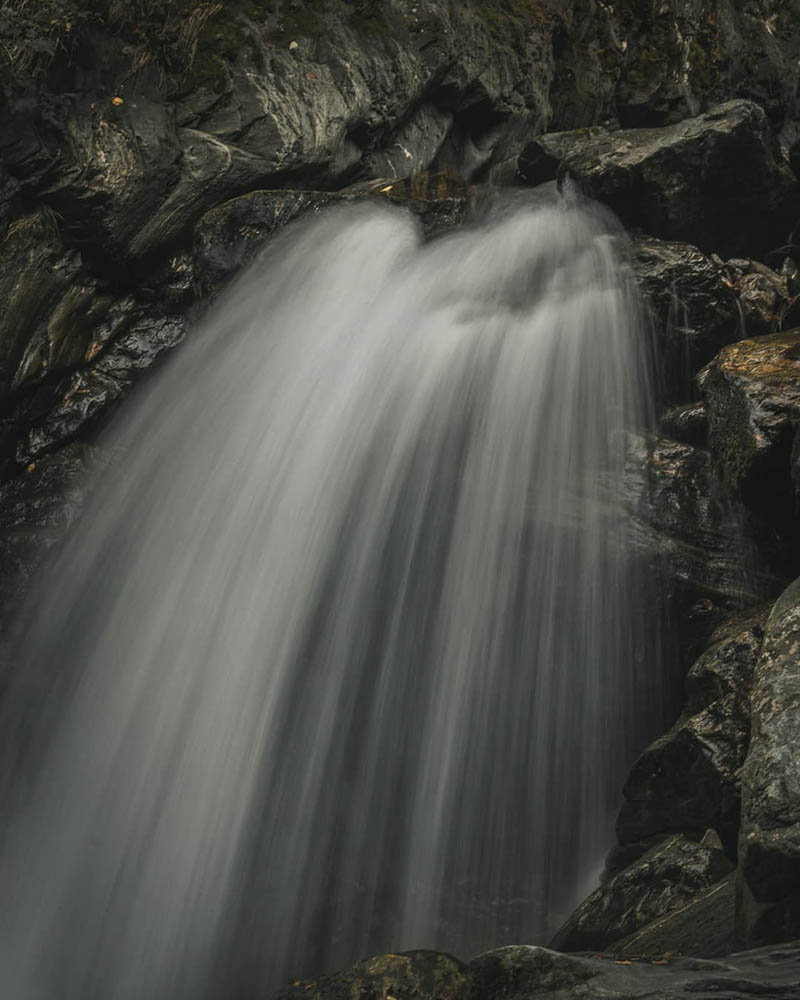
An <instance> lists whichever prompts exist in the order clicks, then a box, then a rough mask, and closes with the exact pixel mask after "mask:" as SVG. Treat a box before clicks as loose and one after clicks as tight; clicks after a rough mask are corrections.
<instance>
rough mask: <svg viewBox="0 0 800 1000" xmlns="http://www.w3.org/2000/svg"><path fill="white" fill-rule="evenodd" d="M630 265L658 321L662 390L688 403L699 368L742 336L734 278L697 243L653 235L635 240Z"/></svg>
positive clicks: (664, 396)
mask: <svg viewBox="0 0 800 1000" xmlns="http://www.w3.org/2000/svg"><path fill="white" fill-rule="evenodd" d="M630 263H631V268H632V269H633V272H634V274H635V275H636V278H637V281H638V283H639V287H640V288H641V289H642V292H643V293H644V296H645V299H646V301H647V304H648V306H649V308H650V313H651V317H652V321H653V326H654V334H655V341H656V350H657V353H658V358H657V364H656V366H655V367H656V372H657V378H658V380H659V383H660V385H659V386H658V389H659V394H660V396H661V398H662V399H666V400H668V401H672V402H684V401H685V400H687V399H690V398H691V396H692V394H693V387H692V379H693V377H694V374H695V372H697V370H698V369H699V368H701V367H702V366H703V365H704V364H706V363H707V362H709V361H711V359H712V358H713V357H714V356H715V355H716V354H717V353H718V352H719V350H720V348H722V347H724V346H725V345H726V344H730V343H731V341H733V340H738V339H739V336H740V318H739V308H738V302H737V296H736V291H735V288H734V285H733V282H731V281H730V279H729V278H728V277H727V276H726V275H725V274H724V272H723V271H722V270H721V268H720V267H719V266H718V265H717V264H716V263H714V261H712V260H711V259H710V258H709V257H708V256H706V254H704V253H702V252H701V251H700V250H698V249H697V247H695V246H692V245H691V244H688V243H676V242H670V241H667V240H658V239H655V238H653V237H652V236H639V237H637V238H636V239H634V240H633V242H632V244H631V248H630Z"/></svg>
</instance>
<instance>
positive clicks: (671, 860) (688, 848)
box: [550, 836, 733, 951]
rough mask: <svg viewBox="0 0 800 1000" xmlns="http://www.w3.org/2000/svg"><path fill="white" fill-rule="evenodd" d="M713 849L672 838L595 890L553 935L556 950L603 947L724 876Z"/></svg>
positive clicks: (722, 859) (728, 865)
mask: <svg viewBox="0 0 800 1000" xmlns="http://www.w3.org/2000/svg"><path fill="white" fill-rule="evenodd" d="M732 869H733V864H732V862H731V861H730V859H729V858H727V857H726V856H725V854H724V853H723V852H722V851H721V850H719V849H717V848H715V847H708V846H705V845H704V844H698V843H695V842H694V841H692V840H689V839H688V838H687V837H684V836H673V837H670V838H669V839H668V840H666V841H664V842H663V843H660V844H658V845H657V846H656V847H654V848H652V849H651V850H649V851H647V853H646V854H644V855H642V857H641V858H639V859H638V860H637V861H635V862H634V863H633V864H632V865H629V866H628V867H627V868H625V869H624V870H623V871H621V872H620V873H619V874H617V875H615V876H614V877H613V878H611V879H609V880H608V881H607V882H605V883H604V884H603V885H601V886H600V888H599V889H596V890H595V891H594V892H593V893H592V895H591V896H589V898H588V899H586V900H585V901H584V902H583V903H581V905H580V906H579V907H578V909H577V910H576V911H575V912H574V913H573V914H572V916H571V917H570V918H569V919H568V920H567V922H566V923H565V924H564V926H563V927H562V928H561V929H560V930H559V932H558V933H557V934H556V936H555V937H554V938H553V940H552V942H551V944H550V947H552V948H554V949H555V950H556V951H607V950H609V949H610V948H611V946H612V945H613V944H614V943H615V942H617V941H619V940H621V939H622V938H625V937H627V936H629V935H631V934H633V933H635V932H636V931H638V930H640V929H641V928H642V927H645V926H647V925H648V924H650V923H652V921H654V920H656V919H658V918H660V917H664V916H665V915H667V914H669V913H671V912H672V911H673V910H676V909H677V908H678V907H680V906H681V904H683V903H685V902H686V901H687V899H689V898H690V897H691V896H694V895H695V894H696V893H698V892H700V891H702V890H704V889H707V888H709V886H712V885H714V884H715V883H716V882H719V880H720V879H722V878H724V877H725V876H726V875H728V874H729V873H730V872H731V871H732Z"/></svg>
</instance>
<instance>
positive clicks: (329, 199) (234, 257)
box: [192, 172, 474, 295]
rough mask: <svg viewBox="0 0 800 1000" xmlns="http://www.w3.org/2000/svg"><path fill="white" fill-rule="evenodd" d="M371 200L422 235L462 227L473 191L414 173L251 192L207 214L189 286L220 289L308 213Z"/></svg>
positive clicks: (197, 234)
mask: <svg viewBox="0 0 800 1000" xmlns="http://www.w3.org/2000/svg"><path fill="white" fill-rule="evenodd" d="M365 198H375V199H378V200H381V201H386V202H389V203H390V204H394V205H400V206H403V207H405V208H407V209H408V210H410V211H411V212H413V213H414V214H415V215H416V216H417V217H418V218H419V219H420V221H421V224H422V227H423V232H424V233H425V234H426V235H431V234H432V233H434V232H436V231H438V230H440V229H442V228H446V227H449V226H454V225H457V224H458V223H460V222H463V221H464V220H465V219H466V217H467V215H468V213H469V210H470V207H471V205H472V201H473V198H474V190H473V189H472V188H471V187H470V185H468V184H466V183H465V182H464V181H462V180H460V179H459V178H458V177H457V176H456V175H454V174H449V173H445V172H440V173H428V174H418V175H417V176H416V177H414V178H410V179H408V180H402V181H377V182H374V183H367V184H359V185H355V186H353V187H351V188H345V189H344V190H343V191H336V192H333V191H253V192H252V193H251V194H246V195H242V196H240V197H239V198H234V199H232V200H231V201H228V202H225V203H224V204H222V205H220V206H218V207H217V208H215V209H212V210H211V211H210V212H207V213H206V214H205V215H204V216H203V217H202V218H201V219H200V220H199V222H198V223H197V225H196V226H195V230H194V241H193V252H192V261H193V273H194V281H195V287H196V289H197V290H198V291H199V292H200V294H202V295H214V294H216V293H218V292H219V291H221V290H222V288H224V287H225V285H226V284H227V283H228V282H229V281H230V279H231V278H232V277H233V276H234V275H235V274H237V273H238V272H239V271H240V270H241V269H242V268H243V267H244V266H245V265H246V264H247V263H249V262H250V261H251V260H252V259H253V257H254V256H255V255H256V253H257V252H258V250H259V249H261V247H263V246H264V244H265V243H266V242H267V240H268V239H269V238H270V236H272V235H274V233H276V232H277V231H278V230H279V229H281V228H282V227H283V226H285V225H287V224H288V223H289V222H291V221H292V220H293V219H295V218H297V217H298V216H300V215H302V214H303V213H304V212H308V211H312V212H315V211H319V210H320V209H322V208H325V207H327V206H332V205H339V204H351V203H353V202H355V201H362V200H364V199H365Z"/></svg>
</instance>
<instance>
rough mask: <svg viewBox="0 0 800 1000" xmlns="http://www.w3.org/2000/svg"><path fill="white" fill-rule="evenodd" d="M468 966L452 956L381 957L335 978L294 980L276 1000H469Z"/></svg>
mask: <svg viewBox="0 0 800 1000" xmlns="http://www.w3.org/2000/svg"><path fill="white" fill-rule="evenodd" d="M468 989H469V976H468V972H467V967H466V966H465V965H463V964H462V963H461V962H459V961H458V960H457V959H455V958H451V957H450V956H449V955H443V954H440V953H438V952H434V951H410V952H406V953H405V954H402V955H379V956H377V957H376V958H370V959H367V960H366V961H363V962H357V963H356V964H355V965H352V966H350V968H348V969H345V970H344V971H342V972H338V973H334V974H333V975H328V976H320V977H319V978H317V979H305V980H294V981H293V982H291V983H290V984H289V986H288V988H287V989H286V990H283V991H281V992H280V993H278V994H277V995H276V996H275V997H274V1000H352V998H353V997H358V998H359V1000H387V998H388V997H393V998H394V1000H466V998H467V996H468Z"/></svg>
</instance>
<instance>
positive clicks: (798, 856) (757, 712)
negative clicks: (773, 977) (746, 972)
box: [738, 582, 800, 943]
mask: <svg viewBox="0 0 800 1000" xmlns="http://www.w3.org/2000/svg"><path fill="white" fill-rule="evenodd" d="M798 662H800V583H798V582H795V583H794V584H792V586H791V587H789V589H788V590H787V591H786V592H785V593H784V594H783V595H782V596H781V598H780V599H779V600H778V602H777V604H776V605H775V607H774V609H773V611H772V614H771V615H770V618H769V621H768V622H767V627H766V633H765V636H764V645H763V648H762V650H761V655H760V657H759V659H758V663H757V665H756V669H755V676H754V681H753V693H752V704H753V707H752V729H753V734H752V741H751V744H750V749H749V751H748V754H747V760H746V761H745V764H744V767H743V769H742V828H741V834H740V839H739V854H740V868H739V872H740V891H741V897H742V901H741V906H740V910H739V926H738V935H739V938H740V940H741V941H743V942H747V943H749V942H764V941H787V940H791V939H792V938H796V937H800V769H798V766H797V748H798V747H799V746H800V670H798Z"/></svg>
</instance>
